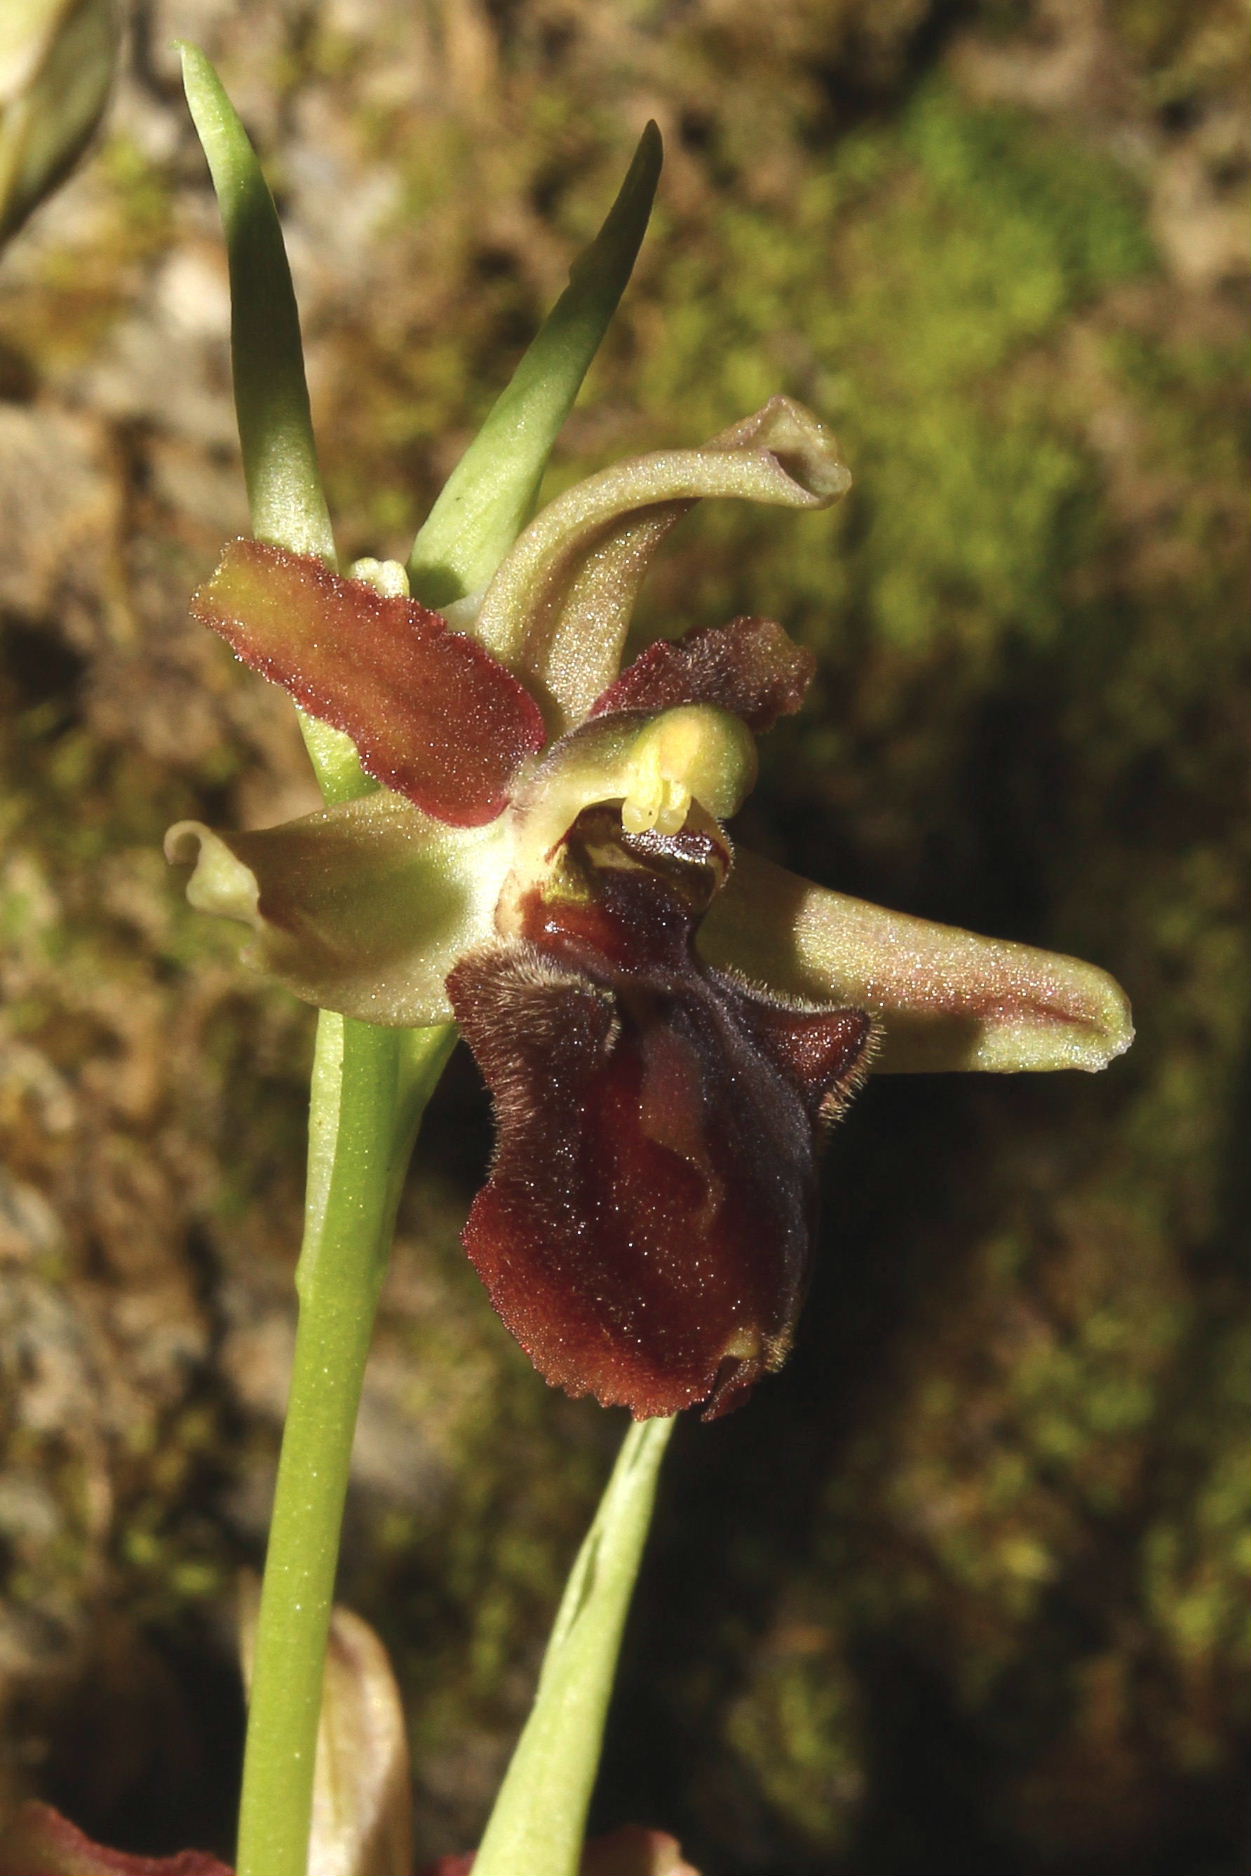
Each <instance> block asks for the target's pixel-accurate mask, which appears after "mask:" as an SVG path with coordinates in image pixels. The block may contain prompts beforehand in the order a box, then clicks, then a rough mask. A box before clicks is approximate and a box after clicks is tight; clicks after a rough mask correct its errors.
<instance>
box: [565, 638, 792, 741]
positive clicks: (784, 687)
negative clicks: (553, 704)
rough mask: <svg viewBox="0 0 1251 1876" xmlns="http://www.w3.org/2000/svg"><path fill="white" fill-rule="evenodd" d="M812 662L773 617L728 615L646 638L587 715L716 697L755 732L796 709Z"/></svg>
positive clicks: (657, 707)
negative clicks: (724, 620) (672, 635)
mask: <svg viewBox="0 0 1251 1876" xmlns="http://www.w3.org/2000/svg"><path fill="white" fill-rule="evenodd" d="M816 668H817V661H816V659H815V658H814V657H813V655H812V653H811V652H810V651H806V650H805V649H804V647H803V646H802V645H797V644H796V643H795V641H794V640H793V639H792V638H788V637H787V635H786V633H785V632H784V631H783V630H782V627H781V626H780V625H775V624H774V622H773V620H772V619H733V620H731V622H730V624H729V625H712V626H706V627H705V628H704V629H703V630H702V631H697V632H687V633H686V634H685V635H684V637H682V638H677V639H672V640H670V639H658V640H657V642H656V643H655V644H654V645H649V646H648V648H647V650H646V651H645V652H643V654H642V656H641V657H638V658H636V659H635V660H634V663H633V664H632V665H630V666H628V667H627V669H626V670H624V671H623V672H622V673H621V676H620V677H619V678H618V679H617V680H616V682H615V683H613V684H610V685H609V686H608V689H607V690H606V691H605V692H604V693H603V695H602V696H601V697H598V698H597V699H596V701H595V703H594V704H593V705H592V707H591V715H592V716H593V717H597V716H604V715H606V714H607V713H609V712H614V711H618V710H669V709H672V708H674V707H675V706H676V705H678V704H690V703H706V704H718V705H720V707H721V709H722V710H729V711H731V712H732V713H733V714H734V715H735V716H738V717H741V718H742V719H743V721H744V723H746V725H747V727H748V729H750V730H754V731H755V732H756V734H757V735H759V734H760V732H761V731H762V730H770V729H772V728H773V725H774V724H775V723H776V722H777V720H778V718H779V717H782V716H790V715H791V714H792V713H793V712H794V711H796V710H798V709H799V707H800V705H801V704H802V703H803V700H804V696H805V693H806V692H807V689H808V686H809V684H811V682H812V679H813V675H814V673H815V671H816Z"/></svg>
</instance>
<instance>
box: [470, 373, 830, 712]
mask: <svg viewBox="0 0 1251 1876" xmlns="http://www.w3.org/2000/svg"><path fill="white" fill-rule="evenodd" d="M850 486H851V476H850V473H849V472H848V470H847V468H846V466H845V464H844V463H843V461H842V459H841V457H840V455H839V451H838V443H837V440H836V439H835V437H834V436H833V434H832V433H831V432H830V431H829V430H827V429H826V427H825V425H824V424H822V423H819V422H818V421H817V419H816V418H815V417H814V416H813V415H812V413H811V412H810V411H807V410H805V409H804V407H803V405H802V404H797V403H795V402H794V401H793V400H792V399H791V398H789V397H774V398H771V399H770V400H769V402H768V403H767V404H766V405H764V406H763V408H762V409H760V410H758V411H756V412H755V413H754V414H753V415H752V416H750V417H746V418H744V419H743V421H742V422H741V423H737V424H734V425H733V426H732V427H731V428H730V429H728V430H723V431H722V432H721V433H720V435H718V436H715V437H713V438H712V439H711V440H710V441H709V442H707V443H705V444H704V445H703V446H702V447H701V448H698V449H681V450H660V451H657V452H655V453H654V454H652V455H649V456H637V457H634V458H633V459H632V460H630V461H627V462H623V463H619V464H617V466H616V467H615V468H612V469H605V470H602V471H601V472H600V473H599V474H598V475H593V476H589V477H588V478H587V479H586V481H584V482H579V483H578V484H577V486H576V487H575V488H572V489H570V490H569V491H568V492H567V493H566V494H564V495H561V496H559V497H558V498H557V499H556V500H555V501H554V502H550V503H549V504H548V506H547V507H546V508H544V509H543V510H542V512H541V513H540V514H538V515H536V517H535V519H534V520H533V521H532V522H531V523H530V526H529V527H528V528H527V529H526V530H525V532H524V533H523V534H522V535H521V536H520V538H519V539H518V541H517V543H516V545H515V546H514V547H513V549H512V550H511V552H510V553H509V554H508V556H507V558H506V559H505V560H504V562H503V564H502V565H501V567H500V569H499V572H498V573H497V574H496V575H495V578H494V579H493V580H492V582H491V584H490V586H489V587H488V588H487V591H486V594H485V596H484V598H483V602H482V609H481V612H480V614H479V617H478V626H477V629H478V634H479V636H480V637H481V639H482V641H483V643H484V644H486V645H488V646H489V647H490V649H491V650H492V651H493V652H494V653H495V655H496V656H497V657H499V658H500V659H502V660H503V662H504V663H505V664H507V665H508V666H509V667H510V669H512V670H515V671H516V672H517V673H518V674H519V675H520V676H521V677H523V678H524V679H525V680H526V681H527V682H528V683H530V684H531V686H532V687H533V688H535V689H537V690H538V691H540V692H541V693H543V694H545V695H546V696H547V698H548V699H549V709H550V714H551V716H552V720H553V726H554V728H556V729H557V730H563V729H565V728H567V727H568V725H569V724H570V723H575V722H577V721H579V720H580V719H581V718H582V717H584V716H585V715H586V714H587V712H588V711H589V710H590V709H591V708H592V706H593V705H594V703H595V700H596V698H597V697H599V696H600V694H601V693H602V692H603V691H604V690H605V689H606V688H607V686H608V685H609V684H610V683H611V682H612V680H613V679H614V677H615V676H616V674H617V669H618V666H619V664H620V660H621V651H622V647H623V645H624V643H625V637H626V632H627V630H628V627H629V623H630V616H631V613H632V611H633V607H634V601H635V598H636V596H637V594H638V590H639V588H640V586H641V585H642V583H643V579H644V576H645V575H646V573H647V569H648V567H649V566H650V564H651V562H652V559H653V557H654V555H655V553H656V550H657V548H658V547H659V546H660V543H661V542H662V541H663V540H664V538H665V536H666V535H667V534H668V533H669V531H670V529H671V528H672V527H673V526H674V525H675V524H676V523H677V522H678V521H679V520H680V519H681V517H682V516H683V515H684V514H685V513H686V511H687V510H688V508H690V506H691V504H692V503H693V502H697V501H701V500H703V499H705V498H707V497H710V496H730V497H737V498H738V499H741V500H746V501H756V502H766V503H771V504H774V505H778V506H781V507H785V508H800V509H805V508H826V507H828V506H829V505H830V503H831V502H834V501H837V500H838V498H839V496H840V495H843V494H845V492H846V491H847V489H848V488H849V487H850Z"/></svg>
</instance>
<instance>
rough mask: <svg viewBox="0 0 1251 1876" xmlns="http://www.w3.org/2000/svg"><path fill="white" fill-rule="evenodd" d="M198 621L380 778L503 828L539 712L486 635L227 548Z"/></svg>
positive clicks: (257, 550)
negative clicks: (480, 638) (348, 741)
mask: <svg viewBox="0 0 1251 1876" xmlns="http://www.w3.org/2000/svg"><path fill="white" fill-rule="evenodd" d="M191 612H192V616H193V617H194V618H196V619H197V620H198V621H199V622H200V624H201V625H207V626H208V627H209V628H210V629H211V630H212V631H214V632H217V633H218V634H219V635H220V636H221V637H222V638H224V639H225V640H226V642H227V644H228V645H230V646H231V648H232V649H233V650H234V651H235V652H236V653H237V654H238V656H239V657H240V658H242V659H243V661H244V663H245V664H249V665H251V667H252V669H253V670H255V671H259V672H260V673H261V674H262V675H263V676H264V677H267V678H270V679H271V680H272V681H273V682H274V683H276V684H281V685H282V686H283V687H284V689H286V690H288V691H289V692H290V693H291V695H292V697H294V699H295V701H296V702H297V703H298V704H299V705H301V707H302V708H303V709H305V710H307V711H309V712H310V714H311V715H313V716H315V717H319V718H321V719H322V721H324V722H326V723H330V724H333V726H334V727H335V729H339V730H343V731H345V732H346V733H347V735H349V736H350V737H351V738H352V740H353V742H354V743H355V744H356V747H357V749H358V751H359V752H360V758H361V762H362V764H363V766H364V768H365V769H366V771H367V772H368V773H369V774H370V775H372V776H373V777H374V778H375V780H377V781H379V782H382V783H383V784H384V785H385V786H386V787H388V788H393V789H395V790H396V792H397V793H399V794H401V795H406V796H407V797H408V799H409V800H410V801H413V802H415V803H416V804H417V806H418V807H419V808H424V809H425V811H426V813H427V814H432V815H434V816H435V817H436V818H437V819H438V820H441V821H446V822H449V823H450V824H451V825H453V826H456V827H478V826H481V825H482V824H483V823H484V822H486V821H491V820H494V819H495V817H496V815H498V814H501V813H502V812H503V810H504V808H505V807H506V806H507V803H508V796H509V786H510V783H511V780H512V777H513V775H514V773H515V772H516V769H517V766H518V764H519V763H520V762H521V761H522V760H523V758H524V757H526V756H527V755H530V754H532V753H533V752H534V751H535V750H537V749H540V748H542V746H543V743H544V741H545V740H546V730H545V728H544V724H543V718H542V715H541V713H540V711H539V707H538V705H537V704H536V703H535V701H534V699H533V698H532V697H531V696H530V693H529V692H528V691H527V690H526V689H525V687H524V685H522V684H521V683H520V682H519V681H518V680H517V679H516V678H515V677H514V676H513V675H512V673H511V672H510V671H508V670H506V669H505V667H504V666H503V665H502V664H500V663H499V662H498V661H497V660H496V659H494V658H493V657H492V656H491V654H490V652H488V651H487V650H486V649H485V648H484V647H483V646H482V645H480V644H478V642H477V640H476V639H472V638H468V637H466V636H464V635H463V634H462V633H459V632H453V631H452V630H451V629H450V628H449V627H448V625H447V623H446V621H445V620H443V619H442V618H441V617H440V616H439V614H438V613H437V612H430V611H429V610H428V609H427V608H426V607H425V606H421V605H419V604H418V603H417V601H416V600H414V599H398V598H394V597H388V596H386V595H384V594H382V593H379V592H377V591H376V590H375V589H374V588H373V587H372V586H369V585H367V584H366V583H365V582H364V581H363V580H344V579H340V578H339V576H338V574H335V573H332V572H331V571H330V569H329V568H328V567H327V566H325V565H324V564H323V562H322V561H320V560H318V559H316V558H315V557H314V556H313V555H310V554H291V553H287V552H286V551H285V550H284V549H283V548H280V547H271V546H269V545H268V544H267V543H265V542H262V541H245V540H236V541H231V542H230V543H229V545H228V546H227V548H226V551H225V553H224V555H223V556H222V561H221V565H220V566H219V567H218V569H217V571H216V573H215V574H214V575H213V577H212V579H211V580H209V582H208V583H207V585H205V586H202V587H201V588H200V589H199V591H198V592H197V593H196V594H195V595H194V596H193V598H192V601H191Z"/></svg>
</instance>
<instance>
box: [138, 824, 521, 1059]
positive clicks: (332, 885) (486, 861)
mask: <svg viewBox="0 0 1251 1876" xmlns="http://www.w3.org/2000/svg"><path fill="white" fill-rule="evenodd" d="M165 853H166V858H167V859H169V860H171V861H173V862H182V863H190V864H192V865H193V866H194V871H193V873H192V875H191V878H190V880H189V881H188V884H187V897H188V899H189V900H190V901H191V903H192V905H193V906H195V907H196V908H197V910H200V911H205V912H214V913H217V914H219V915H220V916H222V917H224V918H232V919H238V920H240V921H241V922H242V923H243V924H245V925H249V926H251V928H252V930H253V931H254V932H255V934H256V936H255V939H254V940H253V942H252V944H251V945H250V946H249V947H248V950H247V951H246V952H245V957H246V959H247V962H248V963H250V964H252V965H253V966H255V967H256V968H257V969H259V970H262V971H265V972H267V973H269V974H270V975H271V976H273V977H276V978H277V979H278V981H279V982H280V983H282V984H285V986H286V987H287V989H288V990H292V991H294V993H295V994H296V996H298V997H302V998H303V999H304V1001H305V1002H306V1003H315V1004H317V1005H319V1006H320V1007H321V1008H322V1009H327V1010H338V1011H340V1012H341V1013H342V1014H343V1015H344V1016H355V1017H359V1018H361V1019H362V1020H363V1021H365V1022H369V1023H379V1024H382V1025H383V1026H387V1027H396V1028H414V1029H415V1028H423V1027H425V1026H426V1025H427V1024H431V1023H445V1022H448V1021H450V1020H451V1006H450V1004H449V1003H448V1000H447V995H446V992H445V991H444V988H443V980H444V978H445V977H446V976H447V973H448V972H449V971H450V970H451V968H452V966H453V965H454V964H455V962H456V960H457V958H459V957H460V956H461V955H462V953H463V952H464V951H466V950H468V949H469V948H470V947H471V946H473V945H475V944H478V943H480V942H481V941H482V939H483V938H485V937H486V936H488V935H489V934H490V932H491V930H492V915H493V912H494V907H495V901H496V898H497V897H498V895H499V889H500V883H501V880H502V878H503V875H504V873H505V871H506V870H507V866H508V860H509V856H510V854H511V836H510V833H509V829H508V824H507V820H506V819H505V820H502V821H497V822H495V823H492V824H491V825H490V826H488V827H484V828H472V829H466V828H452V827H448V826H446V825H444V824H443V823H442V822H439V821H436V820H434V819H433V818H432V817H431V816H429V815H426V814H423V813H422V812H421V810H420V809H419V808H416V807H414V806H413V805H412V803H411V802H409V801H406V800H404V799H403V797H401V796H399V795H393V794H390V793H388V792H386V791H383V792H382V793H379V794H376V795H367V796H365V797H363V798H362V799H360V800H357V801H350V802H345V803H343V804H342V805H341V806H339V807H335V808H327V809H324V810H323V811H322V812H321V813H318V814H310V815H308V816H306V817H305V818H304V819H303V820H299V821H289V822H287V823H286V824H285V825H284V826H281V827H271V828H266V829H265V830H264V831H262V832H260V833H251V834H219V833H214V832H213V830H212V829H211V828H208V827H205V826H204V825H203V823H202V822H199V821H180V822H179V823H178V824H177V826H175V827H171V829H170V830H169V833H168V834H167V835H166V838H165Z"/></svg>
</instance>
